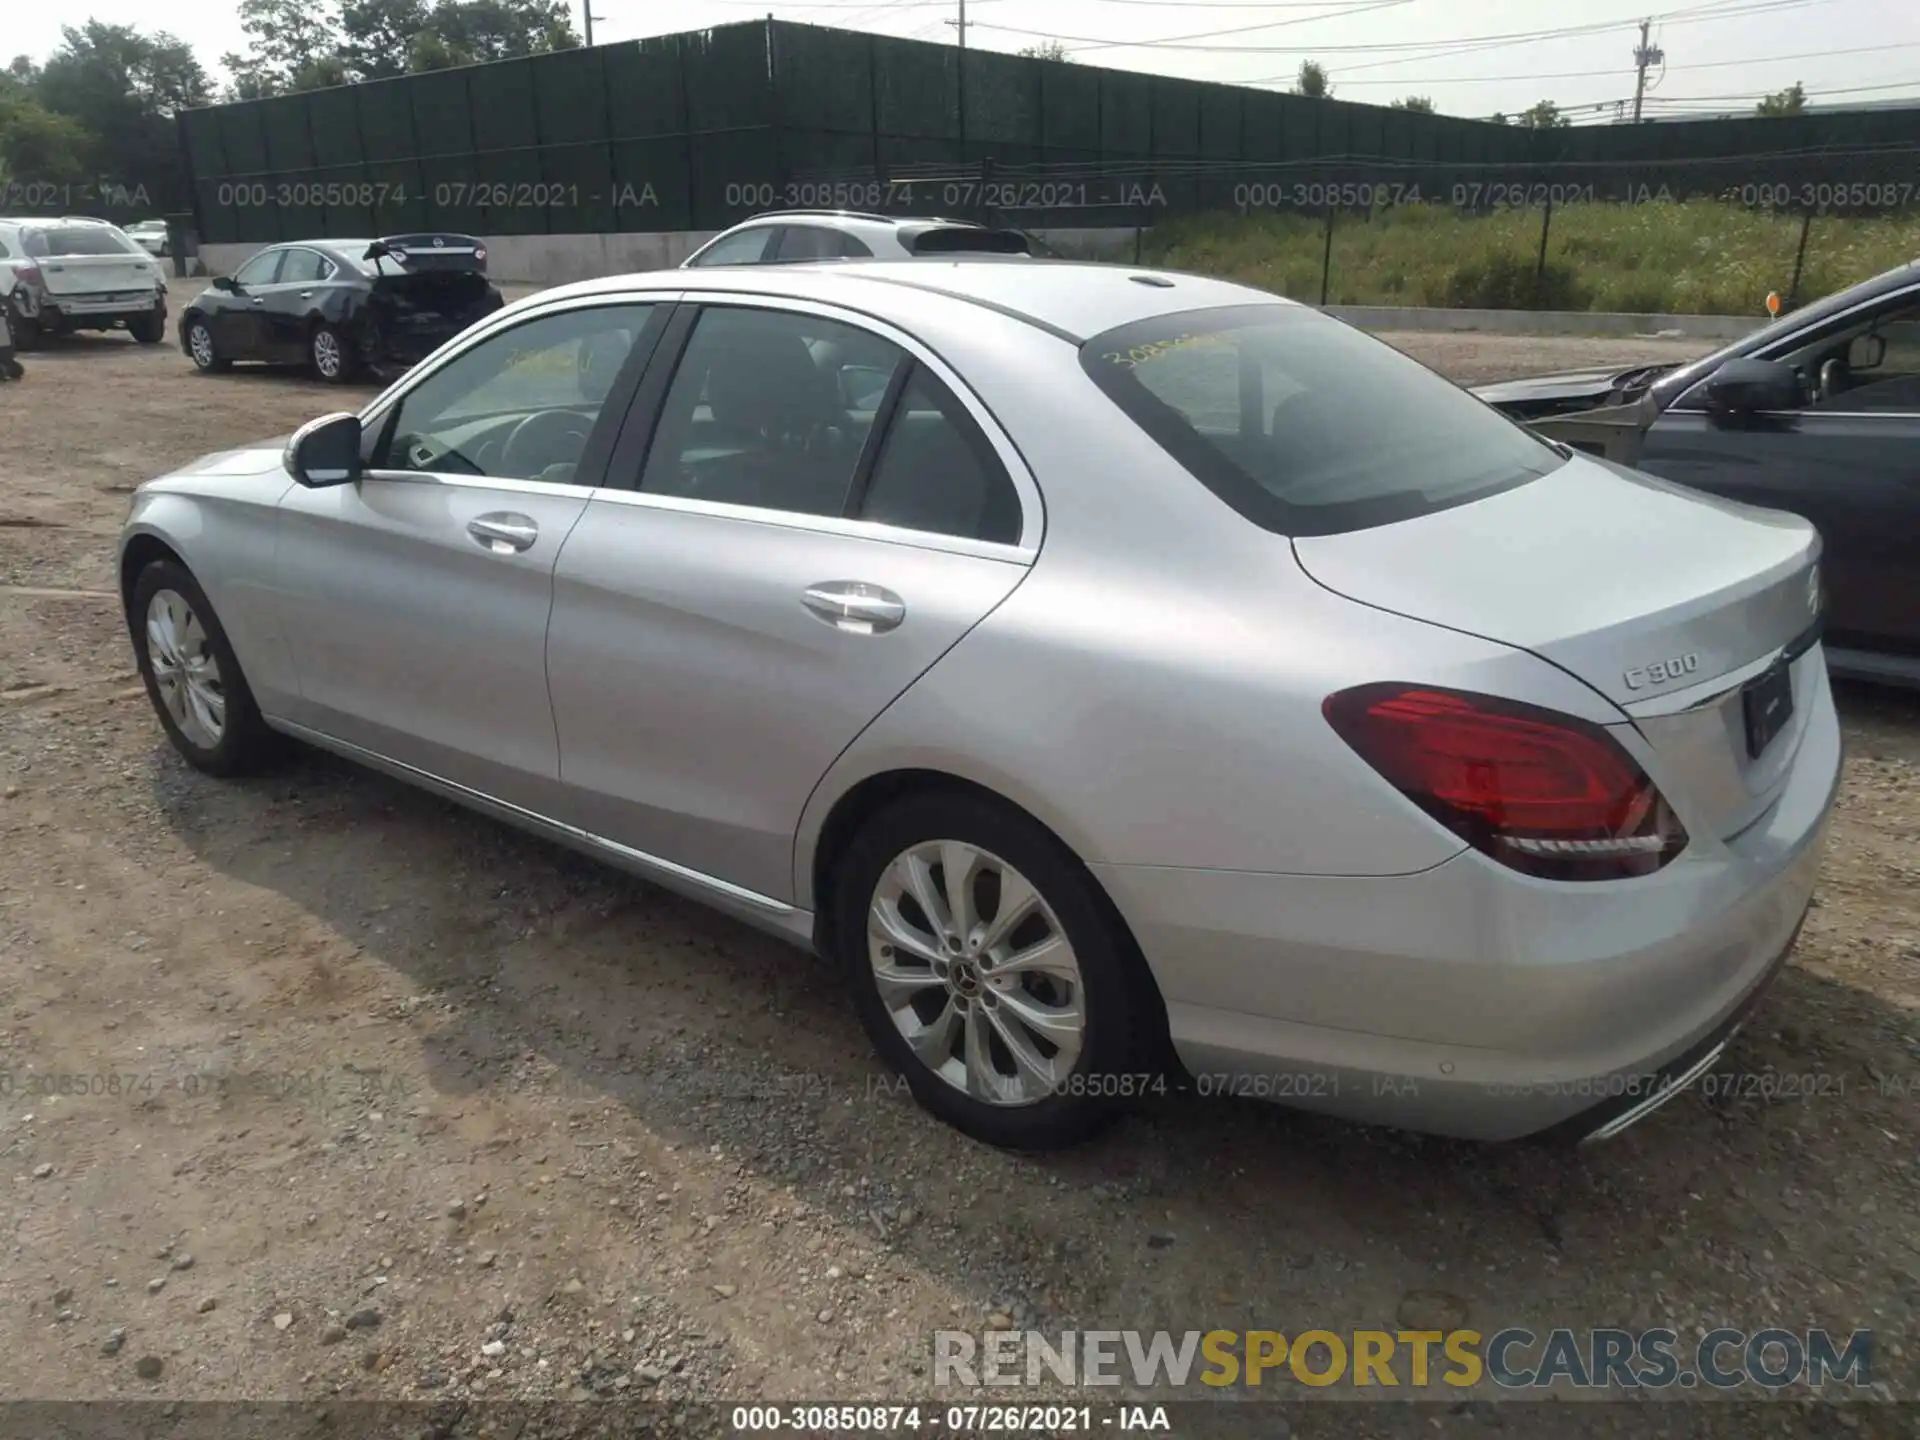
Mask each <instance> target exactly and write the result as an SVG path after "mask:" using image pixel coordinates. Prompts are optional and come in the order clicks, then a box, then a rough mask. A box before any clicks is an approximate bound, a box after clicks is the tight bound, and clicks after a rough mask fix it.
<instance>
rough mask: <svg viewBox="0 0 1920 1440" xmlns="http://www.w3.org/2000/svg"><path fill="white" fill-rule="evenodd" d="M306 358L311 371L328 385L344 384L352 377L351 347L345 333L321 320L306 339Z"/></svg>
mask: <svg viewBox="0 0 1920 1440" xmlns="http://www.w3.org/2000/svg"><path fill="white" fill-rule="evenodd" d="M307 359H308V361H309V363H311V365H312V366H313V373H314V374H315V375H318V376H319V377H320V378H321V379H322V380H324V381H326V382H327V384H329V385H344V384H346V383H347V382H348V381H349V380H351V379H353V375H354V369H355V367H354V363H353V348H352V346H350V345H349V344H348V343H347V337H346V335H345V334H344V333H343V332H342V331H340V330H338V329H336V328H335V327H333V326H332V325H329V324H328V323H327V322H326V321H324V320H322V321H321V322H320V323H319V324H317V325H315V326H314V327H313V334H312V335H311V336H309V337H308V339H307Z"/></svg>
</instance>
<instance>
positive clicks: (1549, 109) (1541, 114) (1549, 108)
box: [1520, 100, 1573, 130]
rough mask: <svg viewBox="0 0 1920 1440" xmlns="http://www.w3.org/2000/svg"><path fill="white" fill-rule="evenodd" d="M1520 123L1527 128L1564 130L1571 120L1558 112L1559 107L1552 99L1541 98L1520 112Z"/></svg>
mask: <svg viewBox="0 0 1920 1440" xmlns="http://www.w3.org/2000/svg"><path fill="white" fill-rule="evenodd" d="M1520 123H1521V124H1522V125H1524V126H1526V128H1527V129H1529V130H1564V129H1566V128H1567V127H1568V126H1569V125H1571V124H1572V123H1573V122H1572V121H1571V120H1569V119H1567V117H1566V116H1564V115H1562V114H1561V113H1560V107H1559V106H1558V105H1556V104H1554V103H1553V101H1551V100H1542V101H1541V102H1540V103H1539V104H1537V105H1534V106H1531V107H1529V108H1528V109H1525V110H1522V111H1521V112H1520Z"/></svg>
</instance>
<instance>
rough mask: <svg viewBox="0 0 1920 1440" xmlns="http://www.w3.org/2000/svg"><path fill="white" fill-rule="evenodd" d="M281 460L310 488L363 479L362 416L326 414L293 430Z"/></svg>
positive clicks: (287, 469)
mask: <svg viewBox="0 0 1920 1440" xmlns="http://www.w3.org/2000/svg"><path fill="white" fill-rule="evenodd" d="M280 463H281V464H282V465H284V466H285V467H286V471H287V473H288V474H289V475H291V476H292V477H293V478H294V479H295V480H297V481H298V482H299V483H300V484H302V485H304V486H306V487H307V488H308V489H309V490H322V489H325V488H326V487H327V486H329V485H351V484H352V483H353V482H354V481H356V480H358V479H359V478H360V417H359V416H358V415H351V414H340V415H322V416H321V417H320V418H319V419H318V420H309V421H308V422H307V423H306V424H304V425H302V426H301V427H300V428H299V429H298V430H296V431H294V432H293V438H292V439H291V440H289V441H287V448H286V452H285V453H284V454H283V455H282V456H281V458H280Z"/></svg>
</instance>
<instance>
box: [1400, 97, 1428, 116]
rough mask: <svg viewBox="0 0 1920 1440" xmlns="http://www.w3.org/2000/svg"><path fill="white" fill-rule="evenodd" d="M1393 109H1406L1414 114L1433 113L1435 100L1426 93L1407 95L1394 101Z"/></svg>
mask: <svg viewBox="0 0 1920 1440" xmlns="http://www.w3.org/2000/svg"><path fill="white" fill-rule="evenodd" d="M1392 108H1393V109H1395V110H1405V111H1407V112H1409V113H1410V114H1414V115H1431V114H1433V101H1432V100H1430V99H1428V98H1427V97H1426V96H1425V95H1405V96H1402V97H1401V98H1400V99H1398V100H1396V101H1394V102H1393V106H1392Z"/></svg>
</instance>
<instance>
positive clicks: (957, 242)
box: [911, 225, 1033, 255]
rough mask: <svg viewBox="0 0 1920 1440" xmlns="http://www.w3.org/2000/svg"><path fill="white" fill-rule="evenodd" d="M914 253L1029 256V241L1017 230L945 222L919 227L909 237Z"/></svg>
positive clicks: (1030, 244)
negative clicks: (929, 228) (916, 231)
mask: <svg viewBox="0 0 1920 1440" xmlns="http://www.w3.org/2000/svg"><path fill="white" fill-rule="evenodd" d="M911 244H912V248H913V253H914V254H916V255H963V254H967V255H1031V254H1032V253H1033V242H1032V241H1031V240H1029V239H1028V238H1027V237H1026V236H1025V235H1022V234H1021V233H1020V232H1019V231H1018V230H986V229H982V228H981V227H979V226H977V225H946V226H941V227H939V228H937V229H933V230H922V231H921V232H920V233H919V234H917V235H915V236H914V237H913V239H912V242H911Z"/></svg>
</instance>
